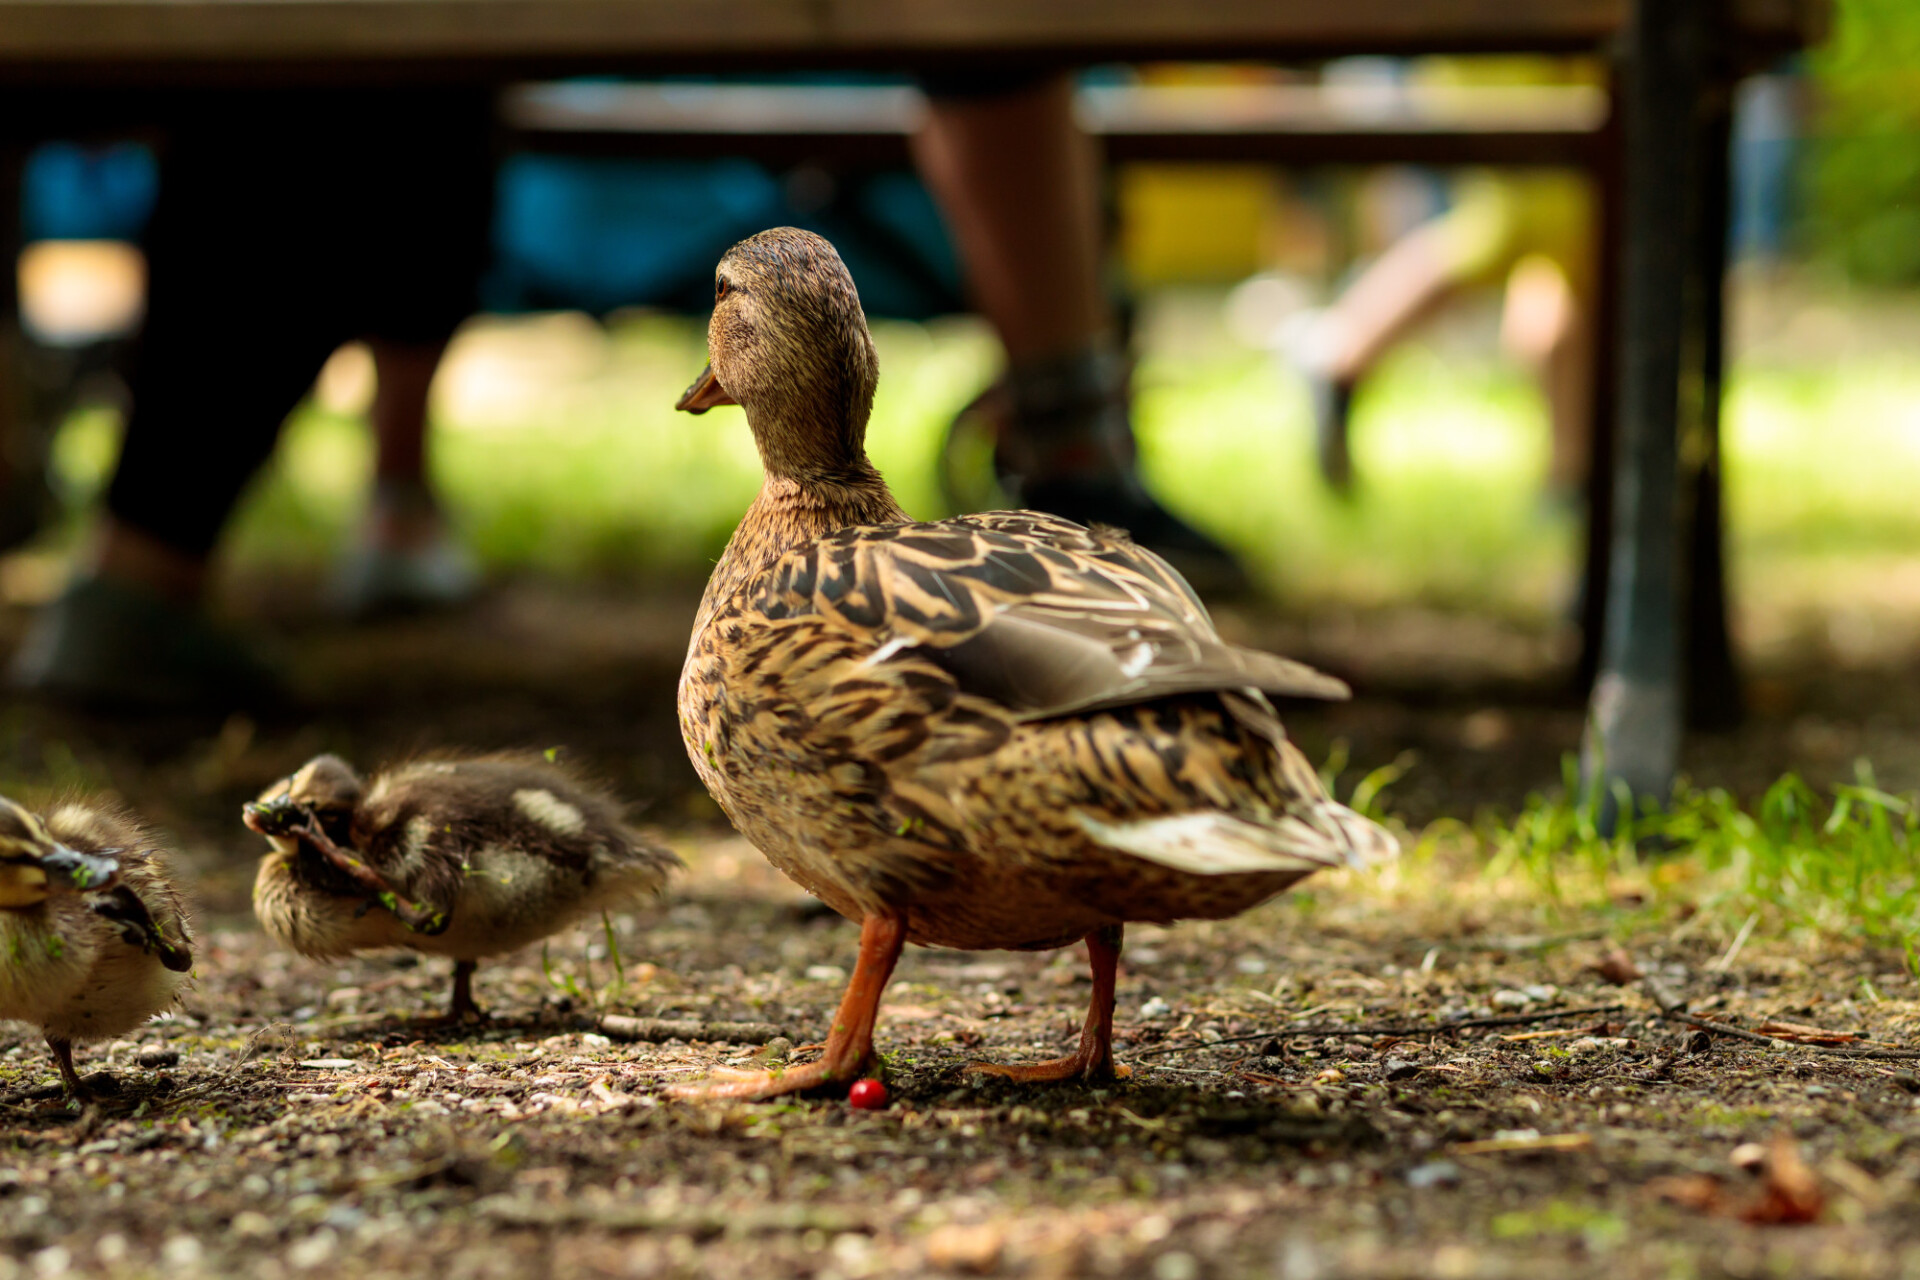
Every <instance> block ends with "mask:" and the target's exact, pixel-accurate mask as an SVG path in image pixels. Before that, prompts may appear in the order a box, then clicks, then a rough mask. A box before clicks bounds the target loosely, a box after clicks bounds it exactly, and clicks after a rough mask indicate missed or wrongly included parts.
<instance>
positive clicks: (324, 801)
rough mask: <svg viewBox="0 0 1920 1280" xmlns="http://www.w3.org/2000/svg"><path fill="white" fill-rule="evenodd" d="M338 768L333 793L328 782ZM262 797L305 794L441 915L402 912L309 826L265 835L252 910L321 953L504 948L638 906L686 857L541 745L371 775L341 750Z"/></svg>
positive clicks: (381, 868)
mask: <svg viewBox="0 0 1920 1280" xmlns="http://www.w3.org/2000/svg"><path fill="white" fill-rule="evenodd" d="M343 779H344V780H343ZM330 781H331V782H333V783H334V784H335V785H334V788H333V792H325V791H323V784H325V783H328V782H330ZM335 793H337V794H335ZM262 801H263V803H271V802H274V801H291V802H292V803H293V804H294V805H295V806H296V807H297V806H300V805H303V804H304V805H306V806H307V808H308V809H309V810H310V811H311V812H312V815H313V817H314V819H315V821H316V822H317V823H318V825H319V826H320V827H321V828H322V829H323V830H325V831H326V832H327V834H329V835H330V837H331V838H332V840H333V841H335V842H336V843H337V844H338V845H339V847H340V848H341V849H343V850H344V851H346V852H348V853H349V854H350V855H351V856H353V857H355V858H356V859H357V860H358V861H360V862H362V863H363V864H364V865H365V867H367V868H369V869H371V871H372V872H373V873H374V874H375V875H376V876H377V877H379V879H380V880H383V881H384V882H385V883H386V884H387V885H388V886H389V887H390V888H391V890H392V892H393V894H394V895H396V897H397V898H401V899H406V900H408V901H410V902H411V903H414V904H418V905H419V906H420V907H421V908H422V909H423V913H424V914H425V916H427V917H429V918H435V923H434V924H433V925H432V926H430V927H418V928H416V927H413V926H411V925H409V924H407V923H405V922H403V920H402V919H401V918H400V916H399V915H397V914H396V913H395V912H394V911H393V910H391V909H389V908H388V907H386V906H384V905H382V904H381V903H380V902H379V900H378V897H377V896H376V895H373V894H370V893H369V891H368V889H367V888H366V887H365V885H363V884H362V883H360V882H359V881H356V880H355V879H353V878H352V877H351V876H349V875H347V874H346V873H345V872H343V871H342V870H341V869H340V868H339V867H338V866H337V865H335V864H334V863H333V862H331V861H329V860H328V858H327V857H326V856H324V855H323V854H322V853H321V852H320V851H319V850H318V849H317V848H316V847H315V844H314V841H313V840H312V839H311V838H309V837H308V836H306V835H303V834H299V833H297V832H296V833H293V834H289V835H271V836H270V839H271V840H272V842H273V844H274V852H272V853H269V854H268V855H267V857H266V858H265V859H264V860H263V861H262V863H261V866H260V872H259V875H258V877H257V879H256V881H255V884H254V908H255V912H256V914H257V915H258V916H259V917H260V920H261V923H262V924H263V925H265V926H266V928H267V930H268V932H269V933H271V934H273V935H274V936H275V937H276V938H278V939H280V940H281V941H282V942H284V943H286V944H287V945H289V946H291V947H293V948H294V949H295V950H297V951H300V952H301V953H303V954H305V955H309V956H314V957H318V958H326V957H332V956H339V955H345V954H348V953H350V952H353V951H360V950H368V949H373V948H380V947H405V948H408V949H411V950H415V951H422V952H427V953H429V954H434V955H445V956H451V957H453V958H454V959H456V960H474V959H480V958H484V957H486V956H494V955H500V954H503V953H505V952H508V951H512V950H515V949H517V948H519V947H523V946H526V945H527V944H528V943H531V942H535V941H538V940H539V939H540V938H543V937H546V936H548V935H549V934H552V933H554V932H555V931H556V930H558V929H561V928H563V927H565V926H566V925H568V924H570V923H572V922H573V921H575V920H578V919H580V918H581V917H582V916H586V915H590V914H592V913H593V912H596V911H602V910H612V911H617V910H623V909H625V908H627V907H630V906H632V905H634V904H635V902H636V901H637V900H639V899H641V898H643V897H646V896H648V895H650V894H652V893H655V892H657V891H658V890H659V889H660V887H661V886H662V885H663V884H664V883H665V879H666V876H667V873H668V871H669V870H670V869H671V868H673V867H675V866H677V865H678V864H679V860H678V859H677V858H676V857H674V855H673V854H672V853H671V852H669V851H667V850H666V849H664V848H662V847H660V846H659V845H657V844H656V843H654V842H652V841H650V840H647V839H646V838H644V837H643V836H641V835H640V834H639V833H638V832H636V831H634V830H633V828H631V827H630V826H628V825H627V823H626V821H625V817H624V815H623V814H622V812H621V808H620V806H619V804H618V803H617V802H615V801H614V800H613V799H611V798H610V797H608V796H607V795H606V794H604V793H603V792H601V791H599V790H598V789H596V788H594V787H592V786H590V785H589V784H587V783H586V782H585V781H583V780H582V779H581V778H580V777H578V776H577V775H576V774H574V773H573V772H572V771H570V770H568V769H565V768H563V767H561V766H559V765H557V764H553V763H550V762H548V761H546V760H543V759H540V758H538V757H534V756H523V755H515V754H503V755H492V756H477V757H470V758H465V759H459V760H433V759H429V760H416V761H411V762H407V763H404V764H400V765H396V766H394V767H392V768H389V769H386V770H383V771H382V772H380V773H378V774H376V775H375V776H374V777H373V779H372V780H371V781H370V782H367V783H365V784H364V786H361V785H360V784H359V782H358V779H357V777H356V776H355V775H352V774H351V771H350V770H349V769H348V767H347V766H346V765H345V763H344V762H341V761H339V760H337V759H336V758H333V757H321V758H320V759H319V760H316V761H314V762H311V763H310V764H309V765H308V766H307V768H305V769H303V770H302V771H301V772H300V773H298V774H296V775H294V777H293V778H290V779H288V780H286V781H285V782H282V783H279V784H276V786H274V787H272V788H269V789H268V791H267V792H266V793H265V795H264V796H263V797H262ZM370 902H371V905H369V904H370Z"/></svg>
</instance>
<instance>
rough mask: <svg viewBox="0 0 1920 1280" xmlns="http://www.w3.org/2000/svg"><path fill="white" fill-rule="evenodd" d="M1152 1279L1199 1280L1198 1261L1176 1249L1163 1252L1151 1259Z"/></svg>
mask: <svg viewBox="0 0 1920 1280" xmlns="http://www.w3.org/2000/svg"><path fill="white" fill-rule="evenodd" d="M1153 1280H1200V1263H1199V1262H1198V1261H1197V1260H1196V1259H1195V1258H1194V1256H1193V1255H1192V1254H1190V1253H1182V1252H1181V1251H1180V1250H1178V1249H1175V1250H1174V1251H1173V1252H1171V1253H1163V1254H1161V1255H1160V1256H1159V1257H1157V1258H1155V1259H1154V1260H1153Z"/></svg>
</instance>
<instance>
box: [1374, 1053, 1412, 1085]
mask: <svg viewBox="0 0 1920 1280" xmlns="http://www.w3.org/2000/svg"><path fill="white" fill-rule="evenodd" d="M1380 1070H1381V1071H1382V1072H1384V1073H1385V1074H1386V1077H1387V1079H1389V1080H1410V1079H1412V1078H1413V1077H1414V1076H1417V1075H1419V1074H1420V1064H1419V1063H1417V1062H1415V1061H1414V1060H1413V1059H1412V1058H1388V1059H1387V1060H1386V1062H1384V1063H1382V1064H1381V1067H1380Z"/></svg>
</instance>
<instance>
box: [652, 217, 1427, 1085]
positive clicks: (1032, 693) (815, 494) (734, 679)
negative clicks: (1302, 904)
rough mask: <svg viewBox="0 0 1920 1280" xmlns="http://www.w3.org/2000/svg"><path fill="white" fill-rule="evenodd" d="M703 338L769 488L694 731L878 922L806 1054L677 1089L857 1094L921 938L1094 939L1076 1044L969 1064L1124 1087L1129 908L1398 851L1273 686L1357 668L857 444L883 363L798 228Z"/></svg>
mask: <svg viewBox="0 0 1920 1280" xmlns="http://www.w3.org/2000/svg"><path fill="white" fill-rule="evenodd" d="M707 348H708V356H709V363H708V366H707V368H706V369H705V371H703V372H702V373H701V375H700V377H699V379H698V380H697V381H696V382H695V383H694V384H693V386H691V387H689V388H688V389H687V392H686V394H685V395H683V396H682V397H681V398H680V401H679V404H678V407H679V408H681V409H684V410H687V411H688V412H691V413H704V412H706V411H707V410H709V409H712V408H715V407H716V406H719V405H729V404H737V405H739V406H741V407H742V408H743V409H745V410H746V415H747V425H748V426H749V427H751V428H752V430H753V437H754V442H755V444H756V445H757V446H758V448H759V452H760V460H761V464H762V466H763V468H764V470H765V473H766V474H765V481H764V483H763V484H762V486H761V489H760V493H759V496H758V497H756V498H755V499H754V502H753V505H752V506H751V507H749V508H748V510H747V514H746V517H745V518H744V519H743V520H741V522H740V526H739V528H738V529H737V530H735V532H734V535H733V538H732V540H731V541H730V542H729V543H728V544H727V549H726V552H725V554H724V555H722V556H721V557H720V561H719V563H718V564H717V565H716V566H715V568H714V571H713V576H712V578H711V580H710V581H709V582H708V583H707V590H706V595H705V597H704V598H703V599H702V601H701V604H700V613H699V616H698V618H697V620H696V621H695V623H694V630H693V639H692V642H691V644H690V645H689V647H688V651H687V660H686V666H685V668H684V669H683V670H682V672H681V676H680V702H679V709H680V726H681V732H682V734H683V735H684V737H685V739H686V743H687V750H688V752H689V754H690V755H691V756H692V758H693V764H694V768H695V769H697V770H698V771H699V774H700V778H701V780H702V781H703V782H705V783H706V786H707V789H708V790H709V791H710V792H712V793H713V797H714V799H715V800H717V801H718V802H719V804H720V807H721V808H722V809H723V810H725V812H726V814H727V816H728V817H729V818H730V819H732V821H733V823H734V825H735V826H736V827H738V828H739V829H740V831H741V832H742V833H743V834H744V835H745V836H746V837H747V839H748V840H750V841H752V842H753V844H754V845H756V846H757V847H758V848H759V849H760V851H761V852H762V853H764V854H765V855H766V856H767V858H768V859H769V860H770V861H772V863H773V864H774V865H775V866H776V867H778V868H779V869H780V870H781V871H783V872H785V873H786V874H787V875H788V876H789V877H790V878H792V879H793V880H795V881H797V882H798V883H799V884H800V885H801V886H802V887H804V888H805V889H807V890H808V891H809V892H811V893H813V894H814V895H816V896H817V897H819V898H820V899H821V900H822V901H824V902H825V903H827V905H829V906H831V907H832V908H833V909H834V910H836V911H838V912H839V913H840V914H842V915H844V916H846V917H847V918H849V919H852V920H858V921H859V922H860V952H859V957H858V960H857V962H856V964H855V967H854V972H853V977H852V979H851V981H850V983H849V985H848V987H847V992H846V995H845V997H844V998H843V1000H842V1002H841V1005H840V1010H839V1012H838V1014H837V1015H836V1016H835V1018H834V1021H833V1028H832V1032H831V1034H830V1035H829V1036H828V1038H827V1042H826V1050H825V1053H824V1055H823V1056H822V1057H821V1058H820V1059H819V1060H818V1061H815V1062H811V1063H807V1064H805V1065H802V1066H796V1067H789V1068H787V1069H785V1070H783V1071H775V1072H766V1073H756V1074H752V1075H745V1076H740V1077H738V1078H733V1079H728V1080H725V1081H719V1080H716V1081H710V1082H707V1083H706V1084H705V1085H703V1086H696V1087H695V1089H694V1090H692V1091H691V1092H697V1093H699V1094H700V1095H702V1096H708V1097H736V1098H768V1097H773V1096H776V1095H779V1094H786V1093H793V1092H797V1091H800V1090H804V1089H811V1088H816V1087H821V1086H826V1085H835V1086H839V1087H842V1088H844V1087H845V1086H847V1085H848V1084H850V1083H851V1082H852V1081H853V1080H854V1079H856V1078H857V1077H858V1076H859V1075H860V1073H861V1072H862V1071H863V1070H864V1069H865V1068H866V1066H867V1064H868V1063H869V1061H870V1060H871V1058H872V1056H873V1030H874V1021H875V1017H876V1014H877V1012H878V1009H879V1004H880V996H881V992H882V991H883V989H884V988H885V986H886V983H887V979H888V978H889V976H890V975H891V974H892V972H893V967H894V964H895V962H896V961H897V960H898V959H899V956H900V951H901V948H902V947H903V946H904V945H905V944H906V943H908V942H916V943H921V944H924V945H930V946H943V947H959V948H966V949H985V948H1013V949H1023V950H1024V949H1042V948H1052V947H1061V946H1066V945H1068V944H1070V943H1073V942H1078V941H1081V940H1083V939H1084V940H1085V941H1086V944H1087V952H1088V957H1089V960H1090V962H1091V965H1092V969H1093V998H1092V1002H1091V1005H1090V1007H1089V1009H1088V1011H1087V1020H1086V1025H1085V1029H1084V1031H1083V1032H1082V1034H1081V1038H1080V1045H1079V1047H1078V1049H1077V1050H1076V1051H1075V1052H1074V1053H1072V1054H1070V1055H1069V1056H1067V1057H1065V1058H1061V1059H1059V1060H1057V1061H1052V1062H1042V1063H1035V1064H1031V1065H1026V1066H1018V1067H998V1066H987V1065H984V1064H976V1065H977V1069H981V1070H987V1071H992V1072H994V1073H996V1074H1000V1075H1004V1076H1009V1077H1011V1078H1013V1079H1015V1080H1023V1081H1039V1080H1067V1079H1075V1078H1088V1079H1096V1078H1101V1077H1110V1076H1111V1075H1113V1074H1114V1071H1115V1068H1114V1063H1113V998H1114V973H1115V967H1116V964H1117V962H1118V959H1119V954H1120V941H1121V930H1122V928H1123V926H1124V925H1125V924H1126V923H1127V922H1129V921H1134V920H1140V921H1152V922H1155V923H1165V922H1168V921H1173V920H1179V919H1185V918H1199V919H1219V918H1221V917H1225V916H1231V915H1235V914H1237V913H1239V912H1241V911H1245V910H1247V909H1248V908H1249V907H1252V906H1255V905H1256V904H1258V903H1261V902H1264V901H1265V900H1267V899H1268V898H1271V897H1272V896H1273V895H1275V894H1277V893H1279V892H1280V891H1281V890H1283V889H1285V888H1287V887H1288V886H1289V885H1292V884H1294V883H1295V882H1296V881H1298V880H1300V879H1301V878H1302V877H1304V876H1306V875H1308V874H1310V873H1312V872H1314V871H1317V870H1320V869H1322V868H1327V867H1340V866H1358V865H1363V864H1366V863H1370V862H1374V861H1378V860H1380V859H1383V858H1385V857H1388V856H1391V855H1392V854H1394V853H1395V852H1397V846H1396V844H1395V842H1394V840H1393V838H1392V837H1391V836H1390V835H1388V834H1387V833H1386V832H1385V831H1383V830H1382V829H1381V828H1380V827H1378V826H1376V825H1375V824H1374V823H1372V822H1370V821H1368V820H1367V819H1366V818H1363V817H1361V816H1360V815H1358V814H1356V813H1354V812H1352V811H1351V810H1349V809H1347V808H1345V807H1343V806H1341V805H1339V804H1337V803H1335V802H1334V801H1333V800H1332V799H1330V798H1329V797H1328V796H1327V794H1326V791H1325V790H1324V789H1323V788H1322V786H1321V784H1320V780H1319V778H1318V777H1317V776H1316V775H1315V773H1314V771H1313V769H1312V767H1311V766H1310V765H1309V764H1308V763H1307V761H1306V759H1305V758H1304V757H1303V756H1302V755H1301V754H1300V752H1299V750H1298V749H1297V748H1295V747H1294V746H1293V744H1292V743H1290V742H1289V741H1288V740H1287V737H1286V733H1285V731H1284V730H1283V729H1282V727H1281V724H1280V720H1279V717H1278V716H1277V715H1276V714H1275V712H1274V709H1273V706H1272V704H1271V703H1270V702H1269V701H1268V695H1284V696H1288V697H1308V698H1344V697H1346V696H1347V689H1346V686H1345V685H1343V684H1342V683H1341V682H1340V681H1338V680H1335V679H1333V678H1332V677H1330V676H1326V675H1322V674H1320V673H1319V672H1316V671H1313V670H1311V669H1310V668H1308V667H1305V666H1303V665H1301V664H1299V663H1297V662H1292V661H1289V660H1287V659H1285V658H1279V657H1275V656H1273V655H1271V654H1266V653H1260V652H1256V651H1253V650H1249V649H1243V648H1239V647H1237V646H1234V645H1230V644H1228V643H1227V642H1225V641H1224V640H1222V639H1221V638H1220V636H1219V634H1218V633H1217V632H1216V631H1215V630H1214V627H1213V623H1212V621H1211V619H1210V618H1209V617H1208V615H1207V611H1206V609H1205V607H1204V606H1203V605H1202V604H1201V603H1200V601H1199V598H1198V597H1197V596H1195V594H1194V592H1193V590H1192V588H1191V587H1189V586H1188V585H1187V583H1186V582H1185V580H1184V579H1182V578H1181V577H1180V575H1179V574H1178V573H1176V572H1175V571H1174V570H1173V568H1172V567H1171V566H1169V565H1168V564H1167V563H1166V562H1165V561H1164V560H1162V559H1160V558H1159V557H1158V556H1156V555H1154V554H1152V553H1151V552H1149V551H1146V550H1143V549H1142V548H1140V547H1137V546H1135V545H1134V544H1133V543H1132V542H1131V541H1129V540H1128V538H1127V536H1126V535H1125V534H1124V533H1122V532H1120V531H1119V530H1117V529H1109V528H1101V527H1094V528H1091V529H1089V528H1083V527H1081V526H1080V525H1077V524H1073V523H1071V522H1069V521H1066V520H1061V519H1057V518H1055V517H1053V516H1048V515H1043V514H1040V513H1038V512H1033V511H995V512H987V513H985V514H981V515H969V516H960V517H957V518H955V519H951V520H938V521H932V522H925V523H921V522H915V521H913V520H912V519H911V518H909V517H908V515H907V514H906V512H904V511H902V510H901V509H900V506H899V504H898V503H896V502H895V501H894V499H893V495H892V493H890V492H889V491H888V489H887V485H886V482H885V481H884V480H883V479H882V478H881V476H880V473H879V471H877V470H876V469H875V468H874V466H873V464H872V463H871V462H870V461H868V459H867V455H866V448H865V441H866V428H867V418H868V415H869V413H870V411H871V410H872V407H873V392H874V384H875V382H876V379H877V376H878V366H877V362H876V360H875V358H874V351H873V339H872V337H871V336H870V335H869V333H868V332H867V323H866V317H865V315H864V314H863V313H862V311H861V309H860V299H859V296H858V294H857V293H856V292H855V290H854V286H853V279H852V277H851V276H849V275H848V273H847V269H846V267H845V265H844V264H843V263H842V262H841V260H840V255H839V254H838V253H837V252H835V250H834V248H833V246H832V245H831V244H829V243H828V242H827V241H825V240H823V239H821V238H820V237H819V236H816V235H813V234H811V233H809V232H806V231H799V230H795V229H793V228H790V227H783V228H778V229H775V230H772V231H764V232H762V233H760V234H759V235H756V236H753V237H751V238H749V239H747V240H743V241H741V242H740V243H739V244H737V245H735V246H734V247H733V248H732V249H730V250H728V251H727V254H726V256H725V257H723V258H722V259H721V260H720V265H719V267H718V269H717V271H716V273H715V276H714V310H713V319H712V322H711V325H710V327H709V329H708V333H707Z"/></svg>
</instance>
